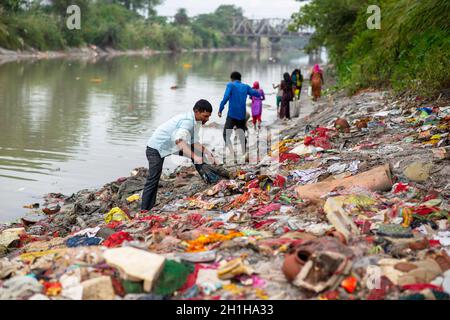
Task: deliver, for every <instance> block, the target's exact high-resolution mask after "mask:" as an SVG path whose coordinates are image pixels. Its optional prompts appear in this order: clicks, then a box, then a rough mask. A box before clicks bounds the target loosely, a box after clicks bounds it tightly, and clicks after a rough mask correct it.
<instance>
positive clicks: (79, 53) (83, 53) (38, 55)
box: [0, 45, 252, 63]
mask: <svg viewBox="0 0 450 320" xmlns="http://www.w3.org/2000/svg"><path fill="white" fill-rule="evenodd" d="M246 51H252V49H251V48H239V47H230V48H199V49H182V50H180V51H171V50H153V49H140V50H116V49H113V48H99V47H97V46H94V45H91V46H86V47H82V48H69V49H66V50H59V51H39V50H27V51H22V50H16V51H14V50H7V49H4V48H1V47H0V63H5V62H9V61H15V60H24V59H55V58H95V57H106V56H111V57H115V56H152V55H155V54H164V53H166V54H167V53H186V52H246Z"/></svg>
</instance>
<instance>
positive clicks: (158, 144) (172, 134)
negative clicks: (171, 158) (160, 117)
mask: <svg viewBox="0 0 450 320" xmlns="http://www.w3.org/2000/svg"><path fill="white" fill-rule="evenodd" d="M201 126H202V123H201V122H200V121H196V120H195V114H194V112H193V111H191V112H187V113H183V114H180V115H177V116H175V117H173V118H172V119H170V120H168V121H166V122H164V123H163V124H161V125H160V126H159V127H158V128H156V130H155V132H153V134H152V136H151V137H150V139H149V140H148V142H147V146H149V147H150V148H153V149H156V150H158V152H159V154H160V156H161V157H162V158H164V157H167V156H168V155H171V154H174V153H177V152H179V151H180V149H179V148H178V146H177V145H176V143H175V141H177V140H179V139H182V140H183V141H185V142H186V143H187V144H189V145H190V144H193V143H198V142H199V132H200V128H201Z"/></svg>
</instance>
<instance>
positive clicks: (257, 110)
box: [251, 81, 266, 131]
mask: <svg viewBox="0 0 450 320" xmlns="http://www.w3.org/2000/svg"><path fill="white" fill-rule="evenodd" d="M253 89H254V90H256V91H258V92H259V94H260V95H261V97H259V98H257V97H251V99H252V122H253V126H254V128H255V131H256V122H259V123H258V129H260V130H261V115H262V105H263V103H262V102H263V100H265V99H266V97H265V95H264V91H263V89H260V87H259V82H258V81H255V82H254V83H253Z"/></svg>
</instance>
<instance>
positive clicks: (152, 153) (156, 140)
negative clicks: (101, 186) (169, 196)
mask: <svg viewBox="0 0 450 320" xmlns="http://www.w3.org/2000/svg"><path fill="white" fill-rule="evenodd" d="M212 110H213V109H212V106H211V104H210V103H209V102H208V101H206V100H203V99H202V100H199V101H197V103H196V104H195V105H194V108H193V111H190V112H186V113H183V114H179V115H177V116H175V117H172V118H171V119H170V120H168V121H166V122H165V123H163V124H161V125H160V126H159V127H158V128H156V130H155V132H154V133H153V134H152V136H151V137H150V139H149V140H148V142H147V150H146V155H147V159H148V167H149V168H148V169H149V172H148V177H147V181H146V182H145V186H144V191H143V194H142V204H141V211H142V212H145V211H149V210H151V209H152V208H153V207H154V206H155V203H156V194H157V192H158V184H159V179H160V178H161V173H162V168H163V164H164V159H165V157H167V156H170V155H179V156H184V157H187V158H190V159H191V160H192V161H193V162H194V163H195V164H202V163H204V161H203V156H205V158H206V159H207V160H208V162H210V163H214V164H216V163H217V162H216V159H215V158H214V155H213V154H212V153H211V152H210V151H209V150H208V149H206V148H205V147H204V146H203V145H202V144H200V143H199V136H198V133H199V130H200V127H201V126H202V125H204V124H205V123H206V122H208V120H209V117H210V116H211V113H212ZM196 169H197V171H198V169H199V168H198V166H197V165H196Z"/></svg>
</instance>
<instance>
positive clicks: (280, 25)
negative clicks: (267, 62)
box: [228, 18, 313, 38]
mask: <svg viewBox="0 0 450 320" xmlns="http://www.w3.org/2000/svg"><path fill="white" fill-rule="evenodd" d="M290 23H291V20H290V19H246V18H244V19H234V20H233V25H232V28H231V31H230V32H229V33H228V34H229V35H232V36H237V37H268V38H284V37H295V36H308V35H311V34H312V32H313V31H312V30H311V29H302V30H299V31H297V32H291V31H289V30H288V27H289V24H290Z"/></svg>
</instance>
